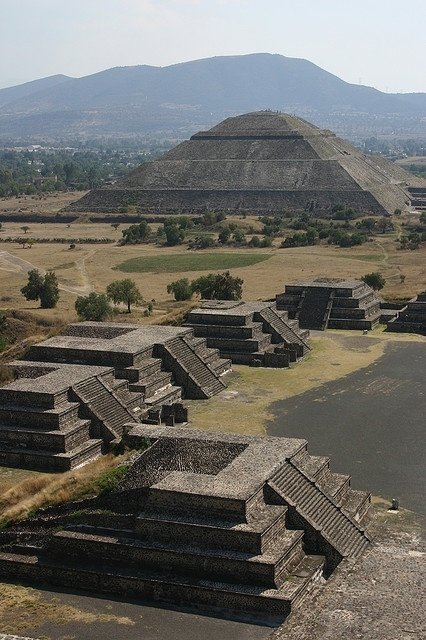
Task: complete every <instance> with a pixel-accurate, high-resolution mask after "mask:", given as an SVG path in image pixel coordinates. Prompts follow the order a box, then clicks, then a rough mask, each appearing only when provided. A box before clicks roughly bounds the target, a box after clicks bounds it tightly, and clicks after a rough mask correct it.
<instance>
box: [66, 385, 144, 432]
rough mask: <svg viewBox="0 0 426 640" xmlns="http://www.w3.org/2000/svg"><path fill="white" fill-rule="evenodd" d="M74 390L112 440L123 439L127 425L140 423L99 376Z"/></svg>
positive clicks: (74, 387) (73, 388)
mask: <svg viewBox="0 0 426 640" xmlns="http://www.w3.org/2000/svg"><path fill="white" fill-rule="evenodd" d="M72 390H73V392H74V394H75V395H76V396H77V398H78V400H80V401H81V402H82V403H83V405H84V407H85V408H86V410H87V412H88V413H89V415H90V417H91V418H94V419H96V420H98V421H99V422H100V423H101V425H102V427H103V430H105V431H106V433H107V435H108V438H109V439H110V440H115V439H117V438H121V436H122V435H123V426H124V425H125V424H126V423H128V422H138V419H137V417H135V414H134V413H132V412H131V411H130V410H129V409H128V408H127V407H126V405H125V404H124V403H123V402H122V401H121V400H120V399H119V397H118V395H117V394H116V393H114V392H113V391H112V390H111V389H110V388H109V387H108V386H107V385H106V383H104V382H103V381H102V380H101V379H100V378H99V377H97V376H96V377H94V378H91V379H89V380H85V381H83V382H80V383H78V384H76V385H74V386H73V387H72ZM103 435H105V434H103Z"/></svg>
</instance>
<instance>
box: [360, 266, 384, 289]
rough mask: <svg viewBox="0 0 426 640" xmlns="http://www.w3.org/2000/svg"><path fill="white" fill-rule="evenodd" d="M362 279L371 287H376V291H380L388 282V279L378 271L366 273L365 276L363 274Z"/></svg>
mask: <svg viewBox="0 0 426 640" xmlns="http://www.w3.org/2000/svg"><path fill="white" fill-rule="evenodd" d="M361 280H362V281H363V282H365V284H368V286H369V287H371V288H372V289H374V291H380V289H383V287H384V286H385V284H386V280H385V279H384V277H383V276H382V274H381V273H379V272H378V271H373V272H372V273H366V274H365V276H362V278H361Z"/></svg>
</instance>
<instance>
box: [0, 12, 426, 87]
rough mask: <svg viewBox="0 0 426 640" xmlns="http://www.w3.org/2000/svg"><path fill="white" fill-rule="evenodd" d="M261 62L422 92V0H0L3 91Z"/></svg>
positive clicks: (425, 58) (425, 68) (425, 30)
mask: <svg viewBox="0 0 426 640" xmlns="http://www.w3.org/2000/svg"><path fill="white" fill-rule="evenodd" d="M259 52H268V53H279V54H282V55H285V56H289V57H294V58H305V59H307V60H310V61H311V62H314V63H315V64H317V65H318V66H320V67H322V68H324V69H326V70H327V71H330V72H331V73H334V74H335V75H337V76H339V77H340V78H342V79H343V80H346V81H348V82H352V83H355V84H358V83H361V84H366V85H370V86H374V87H376V88H377V89H380V90H381V91H390V92H400V91H401V92H409V91H410V92H411V91H422V92H426V0H292V1H289V0H0V87H5V86H11V85H14V84H20V83H21V82H26V81H28V80H34V79H36V78H42V77H45V76H49V75H53V74H56V73H64V74H65V75H69V76H74V77H80V76H84V75H88V74H91V73H96V72H97V71H101V70H103V69H108V68H109V67H116V66H124V65H137V64H149V65H157V66H166V65H169V64H174V63H177V62H184V61H187V60H194V59H198V58H207V57H210V56H218V55H237V54H245V53H259Z"/></svg>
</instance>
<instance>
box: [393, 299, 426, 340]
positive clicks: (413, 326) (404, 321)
mask: <svg viewBox="0 0 426 640" xmlns="http://www.w3.org/2000/svg"><path fill="white" fill-rule="evenodd" d="M387 325H388V331H398V332H402V333H406V332H410V333H420V334H423V335H426V291H423V293H419V295H418V296H416V297H415V298H414V299H413V300H410V302H409V303H408V304H407V306H406V307H405V308H404V309H403V310H402V311H401V312H400V313H399V314H398V316H397V317H394V318H391V320H389V322H388V323H387Z"/></svg>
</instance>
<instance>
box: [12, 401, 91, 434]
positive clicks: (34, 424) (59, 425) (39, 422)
mask: <svg viewBox="0 0 426 640" xmlns="http://www.w3.org/2000/svg"><path fill="white" fill-rule="evenodd" d="M79 408H80V405H79V403H78V402H66V403H64V404H63V405H61V407H60V408H57V409H45V410H43V409H38V408H36V407H21V406H16V405H9V406H7V405H2V406H0V422H1V423H2V424H10V422H11V421H13V424H16V425H17V426H21V427H24V428H31V429H42V430H46V429H48V430H53V429H66V428H67V427H68V426H69V425H70V424H74V423H75V421H76V419H78V410H79Z"/></svg>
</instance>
